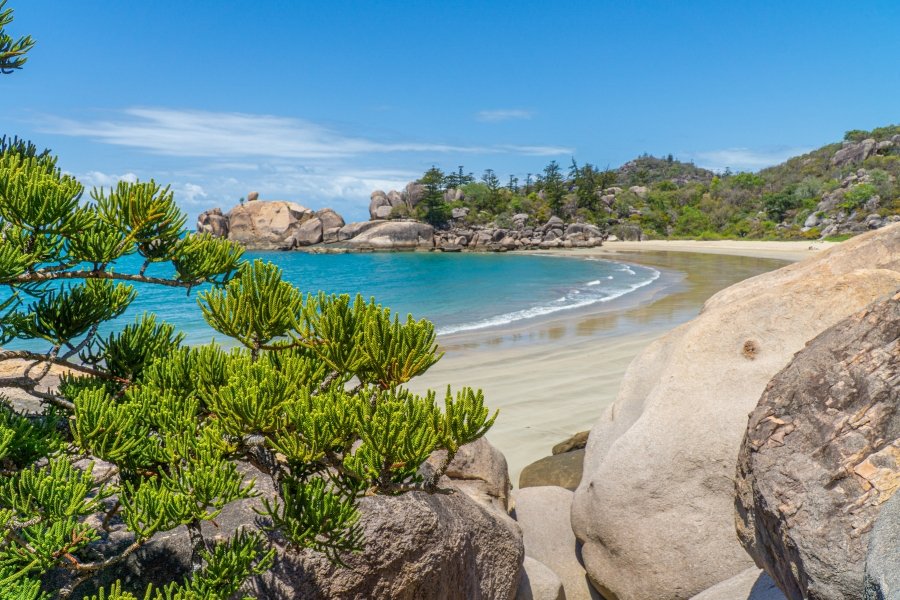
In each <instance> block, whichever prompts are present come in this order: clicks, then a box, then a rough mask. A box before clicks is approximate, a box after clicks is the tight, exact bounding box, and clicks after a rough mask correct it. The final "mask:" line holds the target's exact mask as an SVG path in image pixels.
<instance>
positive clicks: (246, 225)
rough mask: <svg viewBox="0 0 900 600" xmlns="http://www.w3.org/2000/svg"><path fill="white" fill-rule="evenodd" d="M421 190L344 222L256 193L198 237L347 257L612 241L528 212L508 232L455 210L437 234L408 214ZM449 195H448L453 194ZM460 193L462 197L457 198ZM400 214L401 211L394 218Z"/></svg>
mask: <svg viewBox="0 0 900 600" xmlns="http://www.w3.org/2000/svg"><path fill="white" fill-rule="evenodd" d="M421 187H422V186H421V185H419V184H416V183H410V184H409V185H407V186H406V188H405V189H404V190H403V191H402V192H398V191H396V190H391V191H390V192H387V193H385V192H383V191H381V190H376V191H374V192H372V195H371V199H370V203H369V215H370V217H371V218H370V220H368V221H359V222H355V223H345V222H344V219H343V217H341V215H339V214H338V213H337V212H335V211H334V210H332V209H330V208H323V209H321V210H317V211H314V210H312V209H310V208H307V207H305V206H302V205H300V204H298V203H296V202H288V201H283V200H259V199H258V194H256V193H255V192H253V193H251V194H250V195H249V196H248V200H247V201H246V202H242V203H241V204H240V205H238V206H235V207H234V208H232V209H231V210H230V211H228V212H227V213H223V212H222V209H220V208H214V209H211V210H208V211H205V212H203V213H201V214H200V216H199V218H198V219H197V231H198V232H200V233H209V234H210V235H213V236H215V237H223V238H227V239H229V240H231V241H235V242H239V243H240V244H242V245H243V246H244V247H246V248H248V249H251V250H305V251H309V252H348V251H373V250H437V251H442V252H461V251H478V252H506V251H509V250H538V249H540V250H547V249H553V248H593V247H596V246H600V245H601V244H602V243H603V240H605V239H606V237H607V235H606V233H605V232H603V231H601V230H600V228H598V227H597V226H595V225H591V224H589V223H580V222H570V223H566V222H565V221H564V220H563V219H561V218H559V217H555V216H554V217H550V218H549V219H547V220H545V221H543V222H540V223H535V222H534V221H535V218H534V217H533V216H530V215H528V214H525V213H518V214H516V215H513V217H512V219H511V222H510V223H508V224H507V225H506V226H500V225H497V224H496V223H491V224H487V225H475V224H469V223H468V222H467V221H466V217H467V215H468V210H467V209H454V210H453V211H452V213H451V218H450V220H449V221H448V222H447V223H446V225H444V226H442V227H439V228H435V227H433V226H432V225H429V224H427V223H423V222H421V221H417V220H415V219H410V218H404V217H397V216H396V215H397V214H408V213H409V211H410V210H412V209H414V208H415V207H416V206H418V203H419V202H420V201H421V191H420V188H421ZM456 192H458V190H450V191H449V192H448V193H456ZM460 193H461V192H460ZM397 207H402V210H400V211H396V210H395V209H396V208H397Z"/></svg>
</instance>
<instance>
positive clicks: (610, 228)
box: [197, 126, 900, 251]
mask: <svg viewBox="0 0 900 600" xmlns="http://www.w3.org/2000/svg"><path fill="white" fill-rule="evenodd" d="M257 196H258V195H257V194H255V193H253V194H251V196H249V197H248V201H247V202H246V203H242V205H241V206H238V207H235V208H234V209H232V211H230V212H229V213H227V214H223V213H222V211H221V210H220V209H213V210H211V211H207V212H204V213H202V214H201V215H200V218H199V220H198V225H197V229H198V231H206V232H210V233H212V234H213V235H216V236H222V237H228V238H229V239H232V240H235V241H239V242H241V243H242V244H244V245H245V246H247V247H249V248H258V249H285V250H288V249H295V248H305V247H308V246H317V247H318V246H320V245H323V246H326V247H331V248H348V249H359V250H365V249H438V250H443V251H460V250H464V249H465V250H482V251H505V250H518V249H537V248H540V249H548V248H557V247H560V248H571V247H583V246H595V245H599V244H600V243H602V241H603V240H604V239H606V238H607V237H612V238H613V239H616V238H618V239H667V238H694V239H720V238H729V239H784V240H804V239H809V240H813V239H835V238H837V239H843V238H845V237H849V236H853V235H856V234H859V233H862V232H864V231H869V230H872V229H878V228H880V227H883V226H885V225H887V224H889V223H892V222H897V221H900V126H888V127H881V128H876V129H873V130H872V131H861V130H853V131H849V132H847V133H846V135H845V137H844V140H843V141H841V142H838V143H834V144H828V145H826V146H823V147H821V148H819V149H817V150H813V151H812V152H809V153H807V154H804V155H801V156H797V157H794V158H791V159H788V160H787V161H785V162H784V163H782V164H779V165H776V166H773V167H770V168H767V169H763V170H761V171H759V172H756V173H748V172H741V173H732V172H731V171H729V170H726V171H724V172H722V173H714V172H713V171H710V170H707V169H703V168H700V167H698V166H696V165H694V164H692V163H686V162H682V161H678V160H676V159H675V158H674V157H673V156H672V155H669V156H666V157H664V158H658V157H653V156H649V155H644V156H641V157H638V158H636V159H634V160H631V161H629V162H627V163H625V164H623V165H622V166H620V167H619V168H618V169H615V170H610V169H606V170H600V169H597V168H596V167H594V166H593V165H591V164H590V163H585V164H582V165H579V164H578V162H577V161H576V160H575V159H572V162H571V164H570V165H569V167H568V170H567V172H566V173H564V172H563V169H562V168H561V167H560V165H558V164H557V163H556V162H555V161H553V162H551V163H550V164H549V165H547V167H545V168H544V170H543V171H542V172H541V173H539V174H536V175H534V176H532V174H529V175H528V176H527V177H526V180H525V181H524V182H521V181H519V180H518V179H517V178H515V177H510V178H509V181H508V182H507V183H506V185H501V181H500V179H499V178H498V177H497V175H496V174H495V173H494V171H493V170H491V169H487V170H486V171H485V172H484V174H483V175H482V176H481V177H480V179H478V180H476V178H475V176H474V175H473V174H472V173H468V174H467V173H465V171H464V169H463V168H462V167H459V168H458V170H457V171H454V172H449V173H444V172H443V171H441V170H440V169H438V168H436V167H432V168H431V169H429V170H428V171H427V172H426V173H424V174H423V176H422V177H421V178H419V179H418V180H417V181H414V182H410V183H409V184H408V185H406V186H405V187H404V188H403V189H402V190H399V191H398V190H390V191H388V192H385V191H382V190H375V191H373V192H372V194H371V196H370V202H369V215H370V220H369V221H367V222H362V223H351V224H345V223H344V220H343V218H341V217H340V215H338V214H337V213H335V212H334V211H332V210H330V209H324V210H323V211H318V212H314V211H312V210H310V209H307V208H305V207H303V206H301V205H299V204H296V203H287V202H280V203H276V202H271V201H270V202H265V201H258V200H257V199H256V197H257Z"/></svg>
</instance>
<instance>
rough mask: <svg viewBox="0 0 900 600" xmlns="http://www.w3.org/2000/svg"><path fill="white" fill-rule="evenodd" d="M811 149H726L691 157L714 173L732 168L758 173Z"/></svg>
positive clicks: (696, 154) (785, 147) (698, 153)
mask: <svg viewBox="0 0 900 600" xmlns="http://www.w3.org/2000/svg"><path fill="white" fill-rule="evenodd" d="M809 151H810V149H809V148H798V147H787V146H780V147H777V148H766V149H756V150H754V149H750V148H724V149H722V150H711V151H708V152H697V153H694V154H691V155H689V156H690V157H691V158H693V159H694V161H695V162H696V163H697V165H698V166H701V167H704V168H707V169H710V170H712V171H723V170H725V169H726V168H730V169H732V170H735V171H757V170H759V169H764V168H766V167H771V166H772V165H777V164H779V163H782V162H784V161H786V160H787V159H789V158H791V157H793V156H797V155H800V154H805V153H807V152H809Z"/></svg>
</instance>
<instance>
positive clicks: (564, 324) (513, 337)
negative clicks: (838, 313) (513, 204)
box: [411, 242, 815, 486]
mask: <svg viewBox="0 0 900 600" xmlns="http://www.w3.org/2000/svg"><path fill="white" fill-rule="evenodd" d="M694 243H695V244H704V243H705V242H694ZM734 243H738V244H740V243H741V242H734ZM789 243H790V244H793V242H789ZM635 244H636V243H635ZM640 244H641V246H640V247H638V248H635V247H634V245H633V244H632V243H628V242H619V243H615V242H614V243H610V244H608V245H607V246H604V247H603V248H595V249H587V250H579V251H573V252H572V253H571V254H570V253H565V254H564V253H560V252H554V253H553V255H555V256H558V257H559V260H572V258H571V257H572V256H576V257H577V256H581V257H588V256H595V257H602V258H607V259H611V260H616V261H621V262H630V263H637V264H641V265H646V266H651V267H654V268H656V269H658V270H659V271H660V272H661V276H660V277H659V279H658V280H657V281H656V282H654V283H653V284H651V285H649V286H647V288H644V289H641V290H638V291H636V292H634V293H632V294H627V295H626V296H623V297H621V298H618V299H616V300H613V301H611V302H609V303H606V304H595V305H592V306H590V307H585V308H582V309H574V310H572V311H568V312H565V311H564V312H561V313H556V314H554V315H551V316H548V317H546V318H542V319H532V320H526V321H520V322H518V323H515V324H511V325H508V326H503V327H500V328H492V329H485V330H479V331H472V332H467V333H457V334H453V335H448V336H443V337H441V338H440V339H439V340H438V341H439V343H440V345H441V347H442V349H443V350H444V351H445V355H444V357H443V359H442V360H441V361H440V362H439V363H438V364H436V365H435V366H434V367H432V368H431V370H429V371H428V372H427V373H426V374H425V375H423V376H422V377H419V378H418V379H416V380H415V381H413V382H411V383H412V385H411V388H412V389H413V390H415V391H419V392H421V391H424V390H425V389H428V388H431V389H435V390H437V391H438V392H439V398H440V393H441V392H442V391H443V390H444V389H446V386H447V384H450V385H452V386H453V387H454V388H458V387H462V386H465V385H467V386H471V387H475V388H481V389H483V390H484V395H485V400H486V403H487V405H488V406H490V407H491V408H492V409H499V410H500V416H499V418H498V419H497V422H496V424H495V425H494V427H493V428H492V429H491V431H490V432H489V433H488V436H487V437H488V439H489V440H490V441H491V442H492V443H493V444H494V445H495V446H497V447H498V448H499V449H500V450H501V451H502V452H503V453H504V454H505V455H506V459H507V461H508V463H509V471H510V478H511V480H512V482H513V485H515V486H518V479H519V474H520V472H521V470H522V468H523V467H525V466H526V465H528V464H530V463H531V462H534V461H535V460H538V459H540V458H542V457H544V456H547V455H549V454H550V450H551V448H552V447H553V445H554V444H556V443H557V442H559V441H562V440H563V439H565V438H567V437H568V436H570V435H572V434H573V433H576V432H578V431H584V430H587V429H590V428H591V426H592V425H593V423H594V421H595V420H596V419H597V418H599V416H600V414H601V413H602V411H603V409H604V408H605V407H606V406H607V405H609V404H610V403H611V402H612V401H613V400H614V399H615V396H616V394H617V392H618V388H619V384H620V383H621V380H622V376H623V374H624V372H625V369H626V367H627V366H628V364H629V363H630V362H631V360H632V359H633V358H634V357H635V356H636V355H637V354H638V352H640V351H641V350H642V349H643V348H644V347H646V346H647V344H649V343H650V342H651V341H652V340H654V339H656V338H657V337H659V336H661V335H662V334H664V333H665V332H667V331H669V330H671V329H672V328H674V327H676V326H677V325H679V324H681V323H684V322H686V321H688V320H690V319H691V318H693V317H694V316H696V315H697V314H698V312H699V311H700V308H701V307H702V305H703V303H704V302H705V301H706V300H707V299H708V298H709V297H710V296H712V295H713V294H715V293H716V292H717V291H719V290H721V289H723V288H725V287H728V286H730V285H732V284H734V283H737V282H738V281H742V280H744V279H747V278H749V277H753V276H755V275H758V274H761V273H764V272H767V271H771V270H774V269H777V268H780V267H781V266H784V265H785V264H787V263H788V262H789V261H796V260H799V259H801V258H802V257H804V256H806V255H808V254H812V253H814V252H815V251H813V250H808V249H807V248H808V247H809V245H810V244H809V243H805V244H804V245H803V247H802V248H800V247H799V246H794V247H793V248H790V247H789V248H777V247H772V246H769V247H768V248H765V249H760V248H756V249H751V248H749V247H743V248H738V249H736V250H731V252H729V248H722V247H718V248H715V249H712V248H708V250H714V251H712V252H709V251H707V252H699V253H698V252H693V251H691V250H681V249H678V250H673V249H672V248H667V250H668V251H660V250H658V247H656V246H655V244H654V243H652V242H641V243H640ZM751 244H754V243H753V242H751ZM755 244H759V242H756V243H755ZM775 244H782V243H778V242H776V243H775ZM801 244H802V243H801ZM762 250H765V251H762ZM734 252H738V253H739V254H744V255H738V256H735V255H733V253H734ZM746 254H749V256H746ZM773 255H774V256H773Z"/></svg>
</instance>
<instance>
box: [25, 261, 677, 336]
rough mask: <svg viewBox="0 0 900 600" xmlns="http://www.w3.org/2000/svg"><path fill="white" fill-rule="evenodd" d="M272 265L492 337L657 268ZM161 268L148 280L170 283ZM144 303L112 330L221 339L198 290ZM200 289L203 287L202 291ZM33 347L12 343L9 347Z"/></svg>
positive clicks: (142, 299) (611, 292)
mask: <svg viewBox="0 0 900 600" xmlns="http://www.w3.org/2000/svg"><path fill="white" fill-rule="evenodd" d="M246 257H247V258H248V259H251V260H252V259H254V258H262V259H264V260H268V261H272V262H273V263H275V264H277V265H278V266H279V267H281V268H282V269H283V271H284V277H285V279H286V280H287V281H290V282H291V283H293V284H294V285H296V286H297V287H298V288H300V289H301V290H304V291H308V292H316V291H318V290H324V291H325V292H328V293H337V294H344V293H348V294H351V295H352V294H356V293H360V294H362V295H363V297H364V298H367V299H368V298H369V297H374V298H375V299H376V300H377V301H378V302H380V303H381V304H383V305H384V306H389V307H390V308H391V309H392V310H393V311H394V312H395V313H396V314H399V315H400V316H401V318H403V317H405V316H406V315H407V314H412V315H413V316H414V317H415V318H417V319H418V318H427V319H429V320H431V321H433V322H434V323H435V325H436V326H437V329H438V333H439V334H450V333H458V332H463V331H471V330H480V329H487V328H491V327H498V326H502V325H508V324H511V323H516V322H519V321H525V320H529V319H533V318H535V317H541V316H546V315H550V314H553V313H557V312H561V311H568V310H572V309H576V308H582V307H586V306H590V305H594V304H598V303H606V302H609V301H611V300H614V299H616V298H620V297H622V296H625V295H627V294H629V293H631V292H634V291H635V290H638V289H641V288H644V287H646V286H650V285H652V284H653V283H654V282H655V281H656V280H657V278H658V277H659V275H660V272H659V271H658V270H656V269H654V268H652V267H646V266H638V265H629V264H625V263H620V262H613V261H607V260H598V259H596V258H570V259H565V260H560V258H558V257H555V256H538V255H521V254H515V255H511V254H438V253H372V254H331V255H328V254H326V255H317V254H306V253H299V252H255V253H247V254H246ZM138 265H139V260H138V257H134V256H131V257H126V259H124V260H123V261H122V264H121V265H120V270H122V271H127V272H136V270H137V268H138ZM166 274H167V273H166V268H165V267H164V266H162V265H158V266H154V267H151V269H150V270H149V271H148V275H166ZM136 287H137V290H138V298H137V300H135V302H134V303H133V304H132V305H131V306H130V307H129V309H128V311H127V312H126V313H125V314H124V315H123V316H122V317H120V318H119V319H118V320H117V322H116V323H114V324H111V325H109V326H106V327H105V329H106V330H107V331H110V330H113V329H115V328H118V327H121V326H122V325H124V324H126V323H128V322H131V321H132V320H133V319H134V318H135V317H136V316H137V315H139V314H141V313H142V312H144V311H148V312H152V313H155V314H156V315H157V316H158V317H160V318H162V319H164V320H165V321H168V322H171V323H173V324H175V325H177V326H178V328H179V329H181V330H182V331H184V332H185V334H186V341H187V342H188V343H190V344H202V343H206V342H208V341H210V340H211V339H213V338H214V337H215V338H219V339H220V341H222V340H221V337H222V336H221V335H217V334H216V332H214V331H213V330H212V329H211V328H210V327H209V326H208V325H207V324H206V323H205V322H204V321H203V318H202V316H201V313H200V309H199V307H198V306H197V302H196V298H197V292H198V291H200V290H199V289H198V290H194V291H193V292H192V293H191V294H190V295H188V294H187V293H186V292H185V291H184V290H181V289H173V288H167V287H162V286H153V285H137V286H136ZM201 289H202V288H201ZM24 345H28V346H30V345H32V344H31V343H27V342H12V343H10V344H7V347H10V348H16V347H23V346H24Z"/></svg>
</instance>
